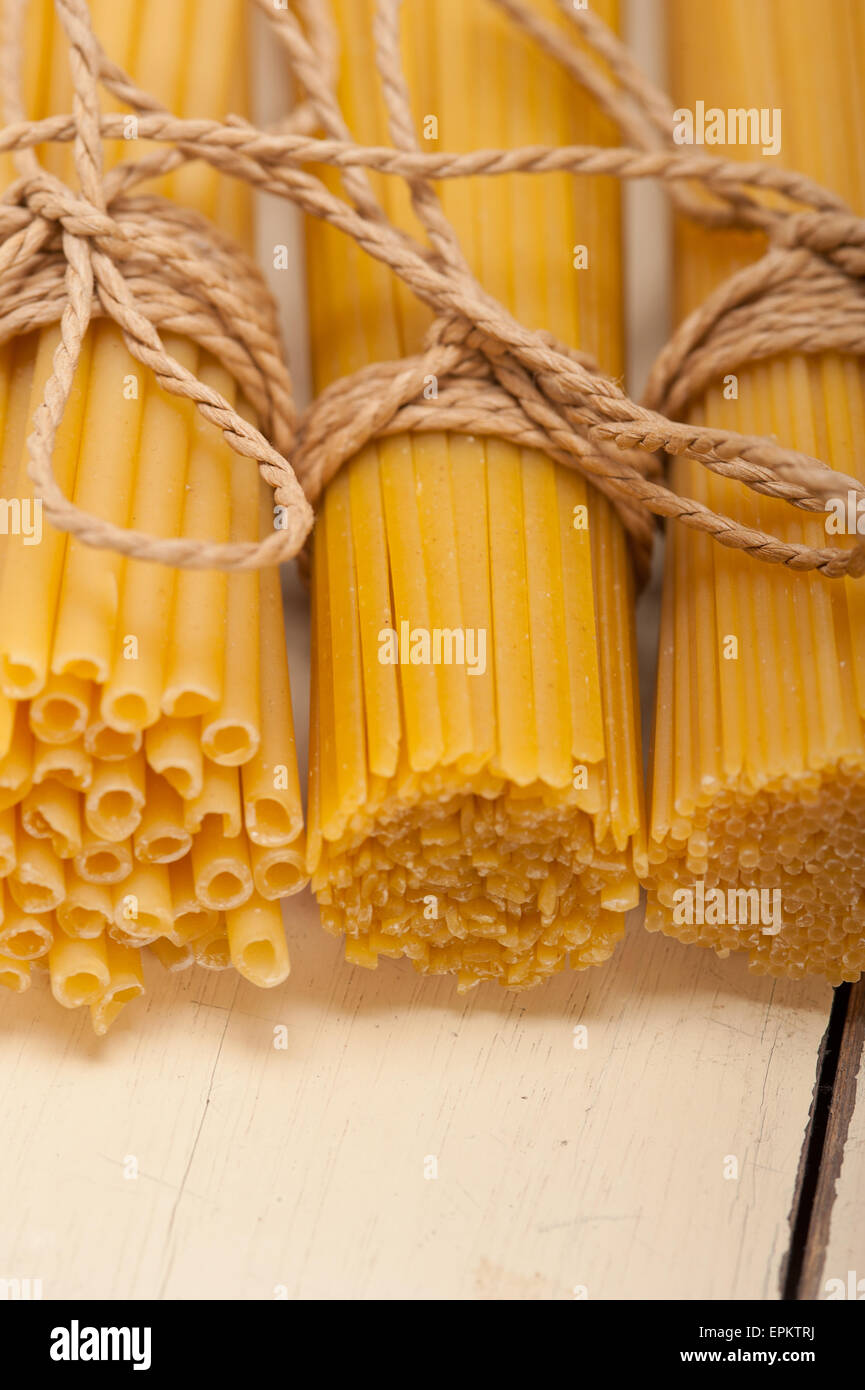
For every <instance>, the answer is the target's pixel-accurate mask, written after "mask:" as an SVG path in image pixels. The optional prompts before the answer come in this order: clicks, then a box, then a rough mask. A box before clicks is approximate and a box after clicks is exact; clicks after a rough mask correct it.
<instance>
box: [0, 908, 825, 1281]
mask: <svg viewBox="0 0 865 1390" xmlns="http://www.w3.org/2000/svg"><path fill="white" fill-rule="evenodd" d="M314 916H315V914H314V908H313V906H312V904H311V903H310V902H309V900H307V899H306V898H304V899H296V900H294V902H293V903H292V904H291V905H290V917H291V921H292V927H291V930H292V936H293V938H294V948H295V949H294V955H295V959H296V960H297V962H298V964H297V967H296V969H295V971H294V973H293V975H292V977H291V979H290V980H289V981H288V982H287V983H286V985H285V986H283V987H281V988H280V989H279V990H277V991H275V992H271V993H263V992H258V991H256V990H254V989H252V988H251V987H249V986H247V985H243V984H240V983H238V982H237V981H236V980H235V979H232V978H231V977H229V976H214V975H208V974H206V973H204V972H201V971H197V972H194V973H192V972H189V973H188V974H187V975H185V976H179V977H165V976H161V975H160V974H159V973H158V972H154V982H155V988H154V991H153V993H152V995H151V996H150V998H149V1001H148V1004H147V1007H146V1009H142V1010H141V1011H140V1012H139V1014H138V1018H137V1021H136V1020H135V1018H134V1016H133V1015H130V1017H129V1020H128V1021H127V1022H120V1023H119V1024H118V1025H117V1028H116V1029H115V1031H114V1032H113V1034H112V1035H111V1036H110V1037H109V1039H108V1042H107V1046H106V1045H104V1044H101V1043H99V1042H97V1041H96V1040H94V1039H92V1038H91V1037H90V1036H89V1033H88V1031H87V1028H88V1026H87V1021H86V1019H85V1018H84V1017H82V1016H81V1015H80V1014H79V1015H76V1014H73V1013H66V1012H65V1011H61V1010H59V1009H58V1008H57V1007H56V1005H55V1004H54V1001H53V1000H52V999H51V998H50V996H49V995H48V993H47V991H42V990H40V989H39V988H38V987H37V989H36V990H34V991H33V992H32V993H31V996H30V999H29V1000H28V999H27V997H26V996H24V997H22V998H21V999H16V998H10V999H9V1000H4V1001H3V1006H2V1013H0V1025H2V1030H3V1038H4V1042H3V1049H2V1055H0V1109H2V1113H3V1116H4V1138H3V1146H2V1153H0V1190H2V1191H4V1193H6V1194H7V1196H6V1203H5V1208H6V1218H5V1219H4V1222H3V1226H2V1230H0V1273H2V1274H3V1275H4V1276H5V1277H10V1276H18V1277H27V1276H29V1277H39V1278H42V1280H43V1286H44V1290H45V1295H46V1297H51V1296H61V1297H65V1296H76V1297H97V1296H106V1295H109V1296H115V1297H121V1298H122V1297H131V1298H145V1297H153V1296H157V1295H162V1296H166V1297H169V1298H193V1297H204V1298H229V1297H240V1298H273V1297H274V1296H283V1295H287V1296H288V1297H297V1296H305V1297H316V1296H334V1297H347V1298H348V1297H350V1298H365V1297H396V1296H404V1297H405V1296H408V1297H418V1298H422V1297H426V1298H448V1297H458V1298H556V1299H559V1298H561V1299H568V1298H573V1297H574V1290H575V1289H577V1290H578V1292H579V1290H580V1288H581V1287H582V1288H585V1289H586V1290H587V1294H588V1296H589V1297H590V1298H604V1297H617V1296H618V1297H641V1296H643V1297H644V1296H650V1297H676V1298H690V1297H695V1296H707V1297H715V1296H724V1295H732V1296H734V1297H770V1298H771V1297H775V1296H776V1295H777V1273H778V1267H779V1263H780V1259H781V1257H782V1255H783V1253H784V1250H785V1247H786V1240H787V1215H788V1210H789V1205H790V1197H791V1193H792V1189H793V1182H794V1179H795V1173H796V1164H797V1161H798V1155H799V1148H800V1145H801V1140H802V1134H803V1129H804V1125H805V1121H806V1118H807V1113H808V1106H809V1103H810V1098H811V1083H812V1079H813V1058H814V1055H815V1053H816V1049H817V1046H818V1043H819V1038H820V1035H821V1033H822V1031H823V1028H824V1026H825V1018H826V1012H827V1006H828V996H829V991H828V990H827V989H826V988H824V987H823V986H822V985H816V984H811V985H805V986H801V985H797V986H794V985H791V984H783V985H773V984H772V983H771V982H766V981H757V980H751V979H749V978H748V976H747V975H746V974H745V972H744V970H743V969H742V968H741V967H740V965H739V964H738V963H736V962H726V963H721V962H718V961H715V960H714V959H713V958H710V957H709V956H707V955H705V954H703V953H702V952H699V951H694V950H688V949H686V948H684V947H681V946H679V945H678V944H677V943H675V942H669V941H666V940H663V939H660V938H657V937H650V936H648V935H646V934H645V933H643V932H642V931H641V930H640V929H639V924H638V923H634V924H632V929H631V931H630V934H629V937H628V941H627V943H626V945H625V948H624V949H623V950H622V951H620V952H619V954H618V956H617V957H616V958H615V960H614V962H613V963H612V965H611V966H609V967H608V968H606V969H603V970H597V971H593V972H589V973H587V974H584V975H582V976H570V975H569V976H560V977H558V979H556V980H555V981H554V982H553V983H552V984H551V985H550V986H549V987H548V988H546V989H544V990H539V991H535V992H533V993H531V994H528V995H526V996H523V997H519V996H517V997H510V996H507V995H504V994H503V993H500V992H499V991H498V990H497V989H496V988H495V987H492V986H489V987H484V988H483V989H481V990H480V991H478V992H477V993H475V994H474V995H473V996H470V997H469V998H468V999H467V1000H459V999H458V998H457V997H456V996H455V995H454V994H453V992H452V986H451V985H450V983H448V982H447V981H438V982H433V983H430V982H424V983H422V982H421V981H420V980H419V979H418V977H416V976H415V975H414V973H413V972H412V971H411V969H410V967H405V966H402V965H391V966H382V967H381V969H380V970H379V971H378V972H377V973H375V974H367V973H365V972H361V971H358V970H353V969H349V968H348V967H347V966H345V964H344V963H342V961H341V958H340V956H341V953H340V948H339V945H338V943H336V942H333V941H331V940H330V939H329V938H327V937H325V936H324V935H323V934H322V933H321V932H320V930H319V928H318V927H317V925H316V923H315V920H314ZM283 1025H284V1027H285V1030H286V1032H285V1035H284V1036H285V1041H286V1043H287V1046H286V1047H284V1048H282V1047H277V1046H275V1045H274V1044H275V1041H279V1040H281V1038H282V1036H283V1035H282V1034H281V1033H277V1034H276V1038H275V1035H274V1029H275V1028H276V1029H279V1028H280V1027H281V1026H283ZM575 1028H576V1029H580V1028H584V1029H585V1030H586V1034H585V1035H583V1034H582V1033H580V1032H577V1033H575V1032H574V1030H575ZM583 1042H585V1043H586V1046H581V1045H580V1044H582V1043H583ZM575 1043H576V1044H578V1045H577V1046H575ZM731 1157H734V1158H735V1159H736V1160H737V1161H738V1167H739V1176H738V1178H729V1177H725V1176H724V1173H725V1168H727V1169H728V1170H729V1166H730V1158H731ZM136 1166H137V1171H138V1176H137V1177H130V1176H126V1173H128V1172H129V1171H134V1170H135V1168H136ZM436 1171H437V1176H431V1174H432V1173H434V1172H436Z"/></svg>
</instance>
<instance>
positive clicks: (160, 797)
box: [0, 0, 305, 1033]
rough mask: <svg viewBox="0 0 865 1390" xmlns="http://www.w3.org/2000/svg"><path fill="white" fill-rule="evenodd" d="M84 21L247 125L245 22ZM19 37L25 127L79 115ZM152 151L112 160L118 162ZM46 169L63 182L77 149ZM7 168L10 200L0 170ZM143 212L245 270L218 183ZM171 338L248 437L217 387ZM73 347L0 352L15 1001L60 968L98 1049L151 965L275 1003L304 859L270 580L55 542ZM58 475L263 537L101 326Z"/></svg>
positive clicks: (0, 756)
mask: <svg viewBox="0 0 865 1390" xmlns="http://www.w3.org/2000/svg"><path fill="white" fill-rule="evenodd" d="M89 8H90V12H91V18H92V23H93V27H94V31H95V33H96V34H97V36H98V38H99V39H100V41H101V43H102V44H103V46H104V48H105V50H106V52H107V53H108V55H109V57H110V58H112V59H114V60H115V61H116V62H118V63H119V64H120V65H121V66H122V67H123V68H124V69H125V70H126V71H128V72H129V73H130V75H131V76H132V78H133V80H134V81H136V82H138V83H139V84H140V85H141V87H142V88H143V89H144V90H145V91H147V92H150V93H152V94H153V95H154V96H155V97H156V98H157V100H159V101H161V102H163V103H164V104H165V105H166V106H167V107H169V108H170V109H171V110H172V111H175V112H177V113H178V114H179V115H181V116H196V117H197V116H202V117H211V116H213V117H219V118H222V117H224V116H225V114H226V113H227V112H229V111H243V110H244V109H247V107H248V100H247V95H248V94H247V77H246V71H245V61H246V38H247V36H246V25H247V20H248V15H247V5H246V0H126V2H125V3H123V4H121V5H118V4H115V3H111V0H91V3H90V6H89ZM23 22H24V38H23V46H22V51H23V71H22V87H23V97H24V103H25V108H26V113H27V115H28V116H31V117H36V118H38V117H42V116H46V115H49V114H52V113H54V112H61V111H69V110H70V109H71V108H72V82H71V76H70V70H69V51H68V40H67V38H66V36H65V34H64V32H63V29H62V25H61V24H60V21H59V20H58V19H57V17H56V16H55V14H54V7H53V4H51V3H50V0H33V3H31V4H28V5H27V6H26V7H24V21H23ZM100 97H101V100H102V103H103V108H104V109H105V110H107V111H115V112H116V111H120V110H123V108H122V106H121V105H120V104H119V102H117V101H115V99H114V97H113V96H110V95H108V94H106V93H105V91H104V90H102V91H101V92H100ZM154 148H155V147H154V146H149V145H148V144H147V142H146V141H144V140H131V141H117V140H115V141H113V142H112V141H107V142H106V143H105V147H104V153H105V162H106V164H107V165H111V164H115V163H117V161H118V160H120V159H131V158H141V157H142V156H144V155H146V154H147V153H149V152H152V151H153V150H154ZM40 158H42V160H43V162H44V164H45V165H46V167H47V168H49V169H50V170H51V171H52V172H53V173H55V174H57V175H58V176H59V177H60V178H61V179H63V180H68V179H70V178H71V177H72V174H73V151H72V145H71V144H61V143H58V144H55V145H51V146H47V147H45V148H44V149H42V150H41V151H40ZM0 164H2V169H0V177H2V180H3V182H4V184H8V183H10V182H11V181H12V179H13V178H14V177H15V170H14V168H13V163H12V159H11V156H9V155H4V156H2V159H0ZM142 188H143V189H144V191H153V192H156V193H159V194H162V195H163V196H165V197H167V198H170V199H173V200H176V202H177V203H178V204H180V205H183V206H185V207H189V208H192V209H194V210H196V211H198V212H199V213H202V214H204V215H205V216H207V217H208V218H209V219H211V221H212V222H213V223H214V224H215V225H216V226H217V227H218V228H219V229H220V230H221V231H222V232H224V233H225V234H227V235H228V236H229V237H231V238H232V239H233V240H234V241H235V242H237V243H239V244H240V245H242V246H246V247H249V246H250V245H251V236H252V221H251V211H252V197H251V194H250V191H249V189H248V187H247V186H246V185H245V184H243V183H241V182H238V181H230V180H229V179H227V178H226V177H224V176H222V175H220V174H219V173H217V171H216V170H215V169H214V168H213V167H212V166H210V165H208V164H206V163H204V162H201V161H193V162H190V163H185V164H181V165H180V167H178V168H176V169H175V170H174V171H173V172H171V173H169V174H166V175H163V176H162V177H161V178H160V179H159V181H158V182H156V183H154V182H151V183H150V184H147V185H142ZM137 191H140V190H136V192H137ZM162 336H163V339H164V342H165V344H166V347H167V349H168V351H169V352H170V353H172V354H173V355H174V356H175V357H176V358H177V359H178V360H179V361H180V362H181V363H182V364H183V365H184V366H186V367H187V368H189V369H190V370H192V371H194V372H196V373H197V375H198V376H199V377H200V378H201V380H202V381H203V382H204V383H205V385H206V386H208V387H210V388H212V389H213V390H215V391H217V392H219V394H220V395H221V396H222V397H223V398H224V399H225V400H226V401H228V402H229V403H231V404H232V405H236V407H237V409H238V410H239V411H240V412H241V413H244V414H246V415H247V416H249V418H250V419H251V418H253V414H254V412H253V411H252V410H251V409H250V408H249V407H248V406H247V405H246V403H245V402H244V400H243V399H242V398H241V397H240V392H239V388H238V387H237V385H236V383H235V382H234V380H233V379H232V377H231V376H230V375H229V373H228V371H227V370H226V368H225V367H224V366H223V365H220V364H219V363H218V362H217V361H216V360H215V358H213V357H211V355H210V354H209V353H208V352H207V351H205V349H203V348H199V347H197V346H195V345H194V344H193V343H192V342H191V341H189V340H186V339H184V338H183V337H182V336H179V335H178V334H177V333H174V332H168V331H165V332H163V335H162ZM58 341H59V329H58V328H57V327H49V328H45V329H42V330H40V331H38V332H34V333H30V334H28V335H26V336H23V337H21V338H18V339H15V340H13V341H12V342H10V343H8V344H7V345H6V346H4V347H0V421H2V434H0V498H2V499H3V500H4V502H5V503H6V508H7V512H8V514H9V516H10V517H15V516H17V517H19V518H20V524H19V525H17V526H12V527H9V528H8V529H9V532H10V533H9V534H8V535H4V537H3V539H2V541H0V890H2V893H0V903H2V909H3V915H2V921H0V984H3V985H5V986H7V987H8V988H9V989H11V990H14V991H22V990H24V989H26V988H27V986H28V985H29V983H30V978H31V965H33V966H35V967H36V968H38V967H39V966H40V965H41V966H43V967H46V968H47V971H48V977H49V984H50V988H51V991H52V993H53V995H54V998H55V999H56V1000H57V1002H58V1003H59V1004H60V1005H62V1006H63V1007H66V1008H76V1007H83V1006H85V1005H86V1006H87V1007H88V1008H89V1010H90V1016H91V1020H92V1023H93V1027H94V1028H95V1030H96V1032H97V1033H104V1032H105V1031H106V1030H107V1028H108V1027H109V1026H110V1024H111V1023H112V1022H113V1020H114V1019H115V1018H116V1017H117V1015H118V1014H119V1013H120V1011H121V1009H122V1008H123V1006H124V1005H125V1004H127V1003H128V1002H130V1001H131V1000H133V999H135V998H136V997H138V996H139V995H141V994H142V993H143V991H144V971H143V964H142V956H143V953H144V952H146V951H148V950H149V951H151V952H152V954H153V955H154V957H155V958H156V959H157V960H158V961H159V962H160V963H161V964H162V965H163V966H164V967H165V968H166V969H168V970H171V971H176V970H180V969H184V968H186V967H187V966H190V965H192V964H194V963H195V961H196V960H200V961H202V963H204V964H206V965H208V966H209V967H210V968H224V967H228V966H229V965H231V964H232V963H234V964H235V965H236V968H237V969H238V970H239V971H240V973H241V974H242V975H243V976H244V977H245V978H246V979H248V980H251V981H252V982H253V983H257V984H260V985H263V986H271V985H274V984H277V983H278V982H279V981H280V980H281V979H284V978H285V976H286V975H287V973H288V956H287V951H286V945H285V940H284V932H283V927H282V918H281V912H280V904H279V902H278V901H276V900H277V899H279V898H282V897H284V896H286V895H287V894H288V893H290V892H294V891H296V889H297V888H298V887H302V886H303V882H304V881H305V878H304V875H303V873H302V871H301V870H302V867H303V866H305V839H304V834H303V814H302V807H301V798H300V789H299V784H298V775H297V766H296V754H295V744H294V732H293V728H292V722H291V696H290V690H289V673H288V666H287V660H286V654H285V641H284V632H283V626H282V606H281V598H280V588H279V577H278V572H277V571H276V570H270V571H265V572H259V571H244V572H237V573H230V574H226V573H224V572H220V571H219V570H216V569H201V570H195V569H190V570H174V569H171V568H169V567H166V566H163V565H158V564H155V563H148V562H146V561H144V560H133V559H128V560H127V559H124V558H123V557H122V556H120V555H119V554H117V553H115V552H114V551H112V550H110V549H96V548H92V547H90V546H88V545H86V544H84V543H83V542H81V541H79V540H77V539H76V538H73V537H67V536H66V534H65V533H62V532H60V531H58V530H55V529H54V528H53V527H52V526H51V525H50V524H49V523H48V522H47V521H42V519H41V513H40V511H39V507H38V506H37V505H36V504H35V502H34V497H33V491H32V486H31V484H30V481H29V479H28V475H27V461H28V460H27V449H26V437H27V434H28V433H29V429H30V420H31V417H32V415H33V412H34V410H35V408H36V406H37V405H38V403H39V401H40V399H41V396H42V393H43V390H44V387H45V382H46V380H47V378H48V376H49V374H50V372H51V368H52V359H53V356H54V352H55V350H56V347H57V344H58ZM53 467H54V472H55V474H56V477H57V479H58V482H59V483H60V485H61V487H62V489H63V490H64V492H65V493H66V494H67V495H68V496H70V497H72V498H73V499H74V501H75V502H76V504H77V505H78V506H80V507H82V508H83V509H85V510H87V511H90V512H92V513H94V514H96V515H98V516H99V517H101V518H103V519H104V520H106V521H109V522H112V523H114V524H116V525H119V526H132V527H135V528H137V529H139V530H141V531H146V532H150V533H152V534H154V535H157V536H160V537H187V538H190V539H193V540H195V539H210V540H213V541H228V540H235V541H246V542H251V541H253V542H254V541H256V540H258V539H259V537H260V536H263V535H266V534H267V529H268V528H269V527H272V525H273V512H272V509H271V505H270V500H269V499H270V493H269V489H267V488H266V487H265V486H264V484H263V483H262V482H261V480H260V478H259V474H258V469H257V467H256V465H255V463H254V461H253V460H251V459H249V458H246V457H240V456H239V455H237V454H235V453H234V452H233V451H232V449H231V448H230V447H229V446H228V444H227V443H226V441H225V440H224V438H223V436H222V435H221V433H220V432H219V430H218V429H217V428H216V427H215V426H214V425H213V424H211V423H210V422H209V421H206V420H205V419H204V418H203V416H201V414H200V413H199V412H197V411H196V410H195V409H194V407H193V406H192V404H191V403H190V402H189V401H186V400H181V399H179V398H177V397H175V396H171V395H168V394H167V393H165V392H164V391H163V390H162V389H161V388H160V387H159V385H158V383H157V382H156V380H155V378H154V377H153V376H152V375H151V374H150V373H149V371H147V370H146V369H145V368H144V367H142V365H141V364H140V363H139V362H137V361H136V360H135V359H134V358H133V357H132V356H131V355H130V353H129V351H128V350H127V348H126V346H125V344H124V342H123V338H122V335H121V333H120V330H119V329H118V328H117V327H116V325H114V324H113V323H111V322H108V321H106V320H99V321H96V322H95V323H94V325H93V326H92V327H91V329H90V331H89V333H88V335H87V337H86V339H85V344H84V350H83V353H82V358H81V362H80V364H79V367H78V370H77V372H76V375H75V379H74V384H73V388H72V394H71V396H70V400H69V404H68V406H67V409H66V411H65V414H64V418H63V421H62V424H61V427H60V430H59V433H58V437H57V443H56V447H55V450H54V457H53ZM259 846H264V847H265V848H262V849H260V848H259ZM252 851H254V852H255V854H256V855H257V856H258V857H257V859H255V861H254V862H253V859H252V857H251V852H252ZM299 866H300V867H299ZM254 867H255V872H256V873H257V877H258V880H259V881H260V883H261V895H259V892H258V891H257V889H256V882H255V881H254ZM226 912H227V913H228V925H227V924H226V915H225V914H226ZM232 943H233V944H232Z"/></svg>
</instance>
